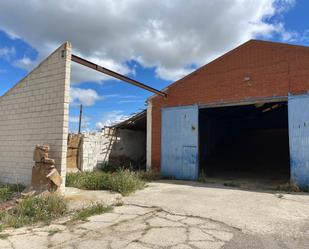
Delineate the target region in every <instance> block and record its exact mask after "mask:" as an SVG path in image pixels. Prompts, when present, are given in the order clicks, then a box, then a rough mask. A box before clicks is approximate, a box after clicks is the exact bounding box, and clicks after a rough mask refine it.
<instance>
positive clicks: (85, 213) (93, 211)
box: [71, 203, 113, 221]
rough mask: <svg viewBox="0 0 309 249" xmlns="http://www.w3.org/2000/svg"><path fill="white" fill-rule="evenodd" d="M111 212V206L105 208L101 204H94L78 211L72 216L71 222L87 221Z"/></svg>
mask: <svg viewBox="0 0 309 249" xmlns="http://www.w3.org/2000/svg"><path fill="white" fill-rule="evenodd" d="M112 210H113V207H112V206H105V205H103V204H101V203H95V204H92V205H91V206H89V207H85V208H83V209H81V210H78V211H77V212H76V213H75V214H74V216H73V218H72V219H71V221H77V220H81V221H87V219H88V218H89V217H90V216H92V215H98V214H103V213H107V212H110V211H112Z"/></svg>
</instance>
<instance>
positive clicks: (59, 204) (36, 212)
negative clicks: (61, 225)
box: [0, 194, 67, 228]
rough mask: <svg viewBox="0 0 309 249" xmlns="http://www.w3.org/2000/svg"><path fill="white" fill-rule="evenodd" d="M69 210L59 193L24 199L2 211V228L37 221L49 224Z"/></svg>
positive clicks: (0, 221)
mask: <svg viewBox="0 0 309 249" xmlns="http://www.w3.org/2000/svg"><path fill="white" fill-rule="evenodd" d="M66 211H67V203H66V201H65V200H64V199H63V198H62V197H59V196H58V195H55V194H51V195H48V196H37V197H29V198H26V199H23V200H22V201H21V202H19V203H18V204H17V205H16V206H15V207H13V208H12V209H10V210H7V211H1V212H0V223H1V224H2V228H6V227H14V228H19V227H22V226H25V225H31V224H34V223H37V222H43V223H45V224H49V223H50V222H51V221H52V220H53V219H55V218H58V217H61V216H63V215H64V214H65V212H66Z"/></svg>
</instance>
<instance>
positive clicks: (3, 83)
mask: <svg viewBox="0 0 309 249" xmlns="http://www.w3.org/2000/svg"><path fill="white" fill-rule="evenodd" d="M87 2H88V1H83V0H78V1H72V0H64V1H61V2H58V3H56V2H55V1H51V0H47V1H44V4H42V3H40V2H39V1H34V0H30V1H29V2H28V1H27V3H26V5H27V6H26V5H25V6H23V4H24V3H20V2H19V3H18V4H17V2H16V1H15V0H12V1H6V2H2V3H0V96H1V95H2V94H4V93H5V92H6V91H7V90H8V89H9V88H11V87H12V86H13V85H14V84H16V83H17V82H18V81H19V80H20V79H21V78H22V77H24V76H25V75H26V74H27V73H28V72H29V71H31V69H32V68H33V67H34V66H35V65H36V64H37V63H38V62H39V61H40V60H42V59H43V58H44V57H46V56H47V55H48V54H49V53H51V52H52V51H53V50H54V49H56V48H57V47H58V46H59V45H60V44H61V43H62V42H63V41H65V40H69V41H71V42H72V45H73V52H74V53H76V54H78V55H81V56H83V57H85V58H89V59H90V60H93V61H95V62H97V63H99V64H101V65H102V66H106V67H108V68H110V69H112V70H115V71H118V72H120V73H123V74H126V75H127V76H129V77H132V78H134V79H136V80H139V81H141V82H143V83H145V84H148V85H151V86H152V87H154V88H157V89H162V88H164V87H166V86H167V85H169V84H170V83H171V82H173V81H175V80H177V79H179V78H181V77H182V76H184V75H186V74H187V73H189V72H191V71H192V70H193V69H195V68H197V67H199V66H201V65H203V64H205V63H207V62H209V61H211V60H212V59H214V58H216V57H217V56H219V55H221V54H222V53H224V52H226V51H228V50H230V49H232V48H233V47H235V46H237V45H239V44H241V43H243V42H245V41H246V40H248V39H251V38H258V39H264V40H272V41H279V42H287V43H292V44H300V45H309V15H308V13H309V1H306V0H298V1H292V0H280V1H276V0H273V1H270V0H265V1H262V0H259V1H254V0H252V1H251V0H248V1H245V2H242V1H238V0H229V1H227V0H220V1H199V0H196V1H194V3H188V1H183V0H179V1H175V2H173V1H171V2H169V3H168V4H167V3H166V1H161V0H160V1H153V2H150V1H142V0H136V1H130V0H129V1H126V2H121V4H120V2H119V3H117V2H114V1H109V0H104V1H94V3H93V4H87ZM206 2H207V3H206ZM31 5H32V6H31ZM101 13H105V14H104V15H102V14H101ZM124 13H130V15H126V14H124ZM71 83H72V90H71V93H72V95H71V96H72V102H71V105H70V130H71V131H76V130H77V125H78V123H77V121H78V113H79V104H80V103H83V104H84V121H83V130H84V131H86V130H95V129H97V128H99V127H102V126H104V125H106V124H109V123H110V122H114V121H117V120H120V119H123V118H124V117H125V116H127V115H130V114H132V113H134V112H138V111H139V110H142V109H143V108H145V101H146V99H147V97H149V96H151V95H152V94H151V93H149V92H147V91H145V90H143V89H139V88H137V87H134V86H131V85H128V84H126V83H123V82H121V81H117V80H113V79H110V78H107V77H105V76H103V75H100V74H99V73H96V72H91V71H89V70H86V69H83V68H80V67H79V66H77V65H74V66H73V67H72V80H71Z"/></svg>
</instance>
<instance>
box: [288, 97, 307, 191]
mask: <svg viewBox="0 0 309 249" xmlns="http://www.w3.org/2000/svg"><path fill="white" fill-rule="evenodd" d="M288 110H289V140H290V158H291V180H292V181H293V182H294V183H295V184H296V185H298V186H299V187H301V188H307V187H309V95H308V94H305V95H295V96H292V95H290V96H289V101H288Z"/></svg>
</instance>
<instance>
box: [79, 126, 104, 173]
mask: <svg viewBox="0 0 309 249" xmlns="http://www.w3.org/2000/svg"><path fill="white" fill-rule="evenodd" d="M109 143H110V137H109V136H107V135H104V133H103V132H96V133H86V134H84V135H83V139H82V149H81V153H82V156H81V158H82V159H81V162H82V163H81V170H82V171H93V170H94V169H95V168H97V166H98V165H99V164H101V163H103V162H106V160H108V156H109V153H108V150H107V148H108V145H109Z"/></svg>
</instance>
